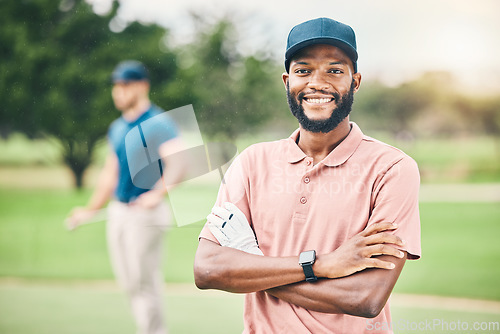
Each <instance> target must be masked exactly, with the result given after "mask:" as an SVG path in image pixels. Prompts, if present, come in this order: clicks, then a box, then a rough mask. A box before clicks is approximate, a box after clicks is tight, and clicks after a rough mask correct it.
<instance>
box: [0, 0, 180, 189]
mask: <svg viewBox="0 0 500 334" xmlns="http://www.w3.org/2000/svg"><path fill="white" fill-rule="evenodd" d="M115 12H116V6H115V10H114V11H113V12H112V13H110V14H109V15H107V16H105V17H100V16H97V15H95V14H94V13H93V12H92V10H91V7H90V5H89V4H87V3H86V2H85V1H76V0H75V1H63V2H61V3H59V2H58V1H51V0H31V1H22V2H21V1H2V2H0V13H1V14H0V15H1V16H2V21H3V27H2V30H1V32H0V44H1V45H2V48H1V59H2V61H1V62H0V73H3V74H2V78H1V80H0V83H1V85H2V86H1V87H0V99H1V100H2V101H3V105H2V106H1V107H0V108H1V110H0V119H1V120H2V123H3V124H4V126H9V127H11V128H13V129H17V130H21V131H23V132H25V133H27V134H28V135H29V136H31V137H35V136H40V135H45V136H50V137H54V138H56V139H57V140H58V141H59V142H60V144H61V146H62V151H63V158H64V162H65V163H66V164H67V165H68V166H69V167H70V168H71V169H72V171H73V172H74V174H75V179H76V185H77V186H81V177H82V174H83V171H84V170H85V168H86V167H87V166H88V165H89V163H90V161H91V156H92V152H93V150H94V147H95V145H96V143H97V142H98V140H100V139H101V138H102V137H103V136H104V134H105V133H106V130H107V128H108V126H109V123H110V122H111V120H113V119H114V118H116V117H117V116H118V114H117V113H116V112H115V111H114V108H113V105H112V102H111V98H110V89H111V87H110V80H109V78H110V72H111V70H112V68H113V67H114V66H115V65H116V64H117V63H118V62H119V61H121V60H123V59H128V58H133V59H138V60H141V61H143V62H144V63H146V64H147V65H148V66H150V67H151V70H152V73H153V80H155V81H156V80H159V79H161V80H162V81H163V82H168V81H169V80H171V79H172V78H173V77H174V75H175V71H172V69H175V68H176V66H175V56H173V55H172V54H171V53H169V52H168V51H166V52H165V51H164V52H163V53H162V52H161V51H160V49H159V43H158V41H159V39H160V38H161V37H162V36H163V35H164V34H165V31H164V30H163V29H161V28H159V27H156V26H149V27H146V26H142V25H139V24H132V25H131V26H129V27H128V28H127V29H126V30H125V31H124V32H122V33H120V34H115V33H112V32H111V31H110V30H109V28H108V21H109V20H110V18H111V17H112V16H113V15H114V13H115Z"/></svg>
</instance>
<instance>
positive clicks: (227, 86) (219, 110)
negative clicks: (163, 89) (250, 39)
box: [177, 13, 286, 140]
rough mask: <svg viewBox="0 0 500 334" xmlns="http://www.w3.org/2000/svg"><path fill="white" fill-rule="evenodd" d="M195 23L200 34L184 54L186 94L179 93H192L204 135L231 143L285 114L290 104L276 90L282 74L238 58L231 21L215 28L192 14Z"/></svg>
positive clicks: (254, 59)
mask: <svg viewBox="0 0 500 334" xmlns="http://www.w3.org/2000/svg"><path fill="white" fill-rule="evenodd" d="M192 19H193V20H194V21H195V22H194V24H195V26H197V27H198V29H197V33H196V36H195V37H194V40H193V42H192V43H190V44H189V45H186V46H184V47H183V48H182V50H181V51H180V53H181V55H182V57H183V59H184V62H186V63H187V64H188V65H187V66H185V69H184V70H182V71H181V77H182V78H183V80H182V82H183V85H184V88H182V85H179V86H178V87H177V89H183V91H184V93H186V92H188V94H189V97H188V98H189V100H190V101H191V102H190V103H193V105H194V110H195V113H196V115H197V118H198V121H199V123H200V129H201V131H202V133H203V134H204V135H207V136H208V137H212V138H213V137H219V138H223V139H229V140H233V139H235V138H236V137H237V136H238V135H240V134H242V133H245V132H250V131H252V130H255V129H256V128H257V127H259V126H262V125H264V124H265V123H266V121H268V120H269V119H270V118H271V117H272V116H273V115H275V114H276V113H277V112H280V113H281V112H283V108H286V99H285V97H284V94H283V91H282V89H281V88H280V86H279V85H276V84H275V83H279V78H280V72H279V70H277V67H276V65H275V64H274V63H273V62H272V61H271V59H269V58H266V57H265V56H263V55H260V54H259V55H242V54H240V53H239V52H238V50H237V45H236V44H237V43H236V40H237V38H238V36H237V34H236V29H235V26H234V23H233V22H232V21H231V20H230V19H227V18H223V19H220V20H219V21H218V22H217V23H216V24H213V25H211V24H209V23H207V21H206V20H207V18H206V17H205V16H203V15H197V14H196V13H193V14H192ZM186 85H189V87H186ZM284 110H285V111H286V109H284Z"/></svg>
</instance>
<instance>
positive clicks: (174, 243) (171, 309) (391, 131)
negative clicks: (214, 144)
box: [0, 0, 500, 334]
mask: <svg viewBox="0 0 500 334" xmlns="http://www.w3.org/2000/svg"><path fill="white" fill-rule="evenodd" d="M499 13H500V2H499V1H497V0H477V1H465V0H438V1H431V0H420V1H401V0H377V1H375V0H359V1H356V0H354V1H337V0H329V1H320V0H309V1H282V0H279V1H269V0H268V1H264V0H254V1H245V2H242V1H230V0H218V1H207V0H183V1H170V0H122V1H113V0H88V1H87V2H85V1H80V0H62V1H57V0H25V1H10V2H9V1H0V101H1V102H2V103H1V104H0V315H1V316H0V333H8V334H35V333H36V334H44V333H50V334H53V333H69V334H73V333H106V334H113V333H133V332H134V326H133V323H132V319H131V317H130V314H129V311H128V308H127V304H126V300H125V297H124V296H123V295H122V293H121V292H120V291H119V290H118V288H117V287H116V284H115V283H114V280H113V275H112V273H111V268H110V265H109V261H108V256H107V251H106V243H105V238H104V234H105V225H104V223H103V222H100V223H96V224H91V225H88V226H84V227H81V228H80V229H78V230H77V231H74V232H71V233H70V232H68V231H66V230H65V228H64V226H63V221H64V219H65V217H66V215H67V214H68V212H69V210H70V209H71V208H72V207H73V206H76V205H84V204H85V203H86V202H87V200H88V198H89V196H90V193H91V190H92V189H93V187H94V186H95V184H96V182H97V175H98V171H99V169H100V167H101V166H102V164H103V160H104V157H105V155H106V152H107V147H106V140H105V134H106V131H107V128H108V126H109V124H110V122H111V121H112V120H113V119H115V118H117V117H118V116H119V112H118V111H116V110H115V109H114V107H113V104H112V101H111V97H110V93H111V89H110V73H111V71H112V69H113V67H114V66H115V65H116V63H118V62H119V61H121V60H124V59H138V60H141V61H142V62H144V63H145V64H146V66H147V67H148V68H149V69H150V73H151V83H152V91H151V99H152V100H153V101H154V102H155V103H157V104H158V105H159V106H161V107H162V108H164V109H165V110H170V109H174V108H178V107H181V106H184V105H189V104H191V105H192V106H193V109H194V112H195V113H196V118H197V121H198V124H199V127H200V130H201V135H202V137H203V139H204V140H205V141H206V142H208V141H229V142H231V143H235V145H236V146H237V147H238V149H239V151H240V152H241V151H242V150H243V149H245V148H246V147H248V146H249V145H251V144H253V143H256V142H260V141H264V140H276V139H280V138H283V137H285V136H288V135H289V134H290V133H291V132H292V131H293V130H294V129H295V128H296V127H297V122H296V120H295V119H294V118H293V117H292V116H291V115H290V112H289V110H288V106H287V104H286V98H285V90H284V88H283V84H282V82H281V73H282V72H283V70H284V67H283V55H284V50H285V45H286V37H287V34H288V31H289V30H290V29H291V28H292V27H293V26H294V25H296V24H297V23H299V22H302V21H305V20H308V19H312V18H316V17H322V16H326V17H331V18H334V19H336V20H339V21H341V22H344V23H347V24H349V25H351V26H352V27H353V28H354V30H355V32H356V35H357V43H358V53H359V61H358V69H359V71H360V72H361V74H362V76H363V80H362V84H361V89H360V91H359V92H358V93H357V94H356V96H355V103H354V107H353V111H352V114H351V119H352V120H353V121H355V122H357V123H358V124H359V125H360V127H361V128H362V130H363V131H364V133H365V134H367V135H370V136H373V137H375V138H377V139H380V140H383V141H385V142H387V143H389V144H391V145H394V146H397V147H398V148H401V149H403V150H404V151H405V152H406V153H408V154H409V155H410V156H412V157H413V158H414V159H415V160H416V161H417V163H418V165H419V169H420V174H421V179H422V187H421V194H420V210H421V224H422V249H423V257H422V259H420V260H419V261H411V262H407V264H406V265H405V268H404V270H403V273H402V276H401V278H400V279H399V281H398V283H397V285H396V288H395V294H394V296H393V297H392V301H393V303H392V305H393V307H392V312H393V315H394V317H393V318H394V319H395V320H396V321H401V322H402V323H403V322H404V321H410V322H411V321H412V322H418V321H426V320H429V319H430V320H433V319H441V320H444V321H457V320H459V321H462V322H467V323H470V324H472V323H473V322H483V321H486V322H493V323H494V322H497V323H498V321H500V287H499V285H498V282H500V267H499V266H498V264H499V263H500V244H499V243H498V240H497V239H498V236H499V235H500V43H499V40H500V20H499V19H498V17H499ZM216 192H217V185H214V184H204V183H201V184H197V185H194V186H193V187H191V188H189V187H188V188H187V189H184V190H182V191H181V192H180V193H179V194H178V195H176V197H175V198H176V201H177V203H181V204H179V205H180V208H179V209H180V210H186V211H188V212H189V213H195V214H196V215H197V216H198V217H204V216H206V214H207V212H206V208H207V207H208V208H210V207H211V205H212V204H213V202H214V201H215V195H216ZM183 205H184V207H182V206H183ZM203 223H204V222H203V220H199V221H193V223H192V224H187V225H185V226H182V227H176V228H174V229H172V230H171V231H170V232H169V233H168V236H167V249H166V251H165V258H164V263H163V264H164V266H163V267H164V269H165V274H164V276H165V283H166V286H165V292H166V296H165V301H166V304H167V313H168V319H169V327H170V329H171V332H172V333H174V334H175V333H217V334H221V333H237V332H241V330H242V296H240V295H232V294H227V293H220V292H214V291H199V290H197V289H196V288H195V287H194V284H193V273H192V267H193V258H194V252H195V250H196V247H197V236H198V233H199V231H200V229H201V226H202V224H203ZM221 322H224V326H221V325H220V323H221ZM435 332H436V333H447V332H448V331H446V330H442V329H437V330H435ZM483 332H485V333H498V332H500V330H487V331H483ZM396 333H418V331H412V330H404V329H403V330H400V331H397V332H396Z"/></svg>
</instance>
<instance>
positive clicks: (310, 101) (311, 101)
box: [307, 98, 332, 103]
mask: <svg viewBox="0 0 500 334" xmlns="http://www.w3.org/2000/svg"><path fill="white" fill-rule="evenodd" d="M331 100H332V99H324V98H323V99H307V102H309V103H328V102H330V101H331Z"/></svg>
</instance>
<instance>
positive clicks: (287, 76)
mask: <svg viewBox="0 0 500 334" xmlns="http://www.w3.org/2000/svg"><path fill="white" fill-rule="evenodd" d="M289 77H290V75H289V74H288V73H287V72H283V74H282V75H281V78H282V79H283V83H284V84H285V88H286V87H287V85H288V78H289Z"/></svg>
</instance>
